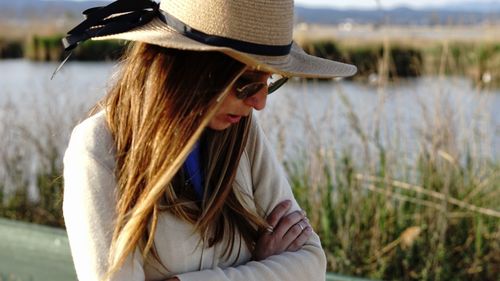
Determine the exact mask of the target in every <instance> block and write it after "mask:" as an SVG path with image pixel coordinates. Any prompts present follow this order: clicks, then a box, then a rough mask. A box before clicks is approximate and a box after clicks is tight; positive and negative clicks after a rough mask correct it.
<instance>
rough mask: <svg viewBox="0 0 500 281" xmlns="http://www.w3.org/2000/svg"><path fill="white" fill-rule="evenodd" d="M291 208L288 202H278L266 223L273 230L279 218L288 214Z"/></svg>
mask: <svg viewBox="0 0 500 281" xmlns="http://www.w3.org/2000/svg"><path fill="white" fill-rule="evenodd" d="M291 206H292V202H291V201H290V200H285V201H283V202H280V203H279V204H278V205H276V207H274V209H273V210H272V212H271V213H270V214H269V215H268V216H267V219H266V220H267V223H269V224H270V225H271V226H272V227H273V228H276V226H277V225H278V223H279V221H280V220H281V218H282V217H283V216H284V215H285V214H286V213H287V212H288V210H289V209H290V207H291Z"/></svg>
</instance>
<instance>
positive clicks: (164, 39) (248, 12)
mask: <svg viewBox="0 0 500 281" xmlns="http://www.w3.org/2000/svg"><path fill="white" fill-rule="evenodd" d="M160 9H162V10H164V11H166V12H167V13H169V14H171V15H173V16H174V17H176V18H178V19H179V20H181V21H182V22H184V23H185V24H186V25H188V26H191V27H193V28H195V29H198V30H200V31H202V32H204V33H207V34H210V35H218V36H222V37H226V38H231V39H237V40H242V41H246V42H251V43H258V44H265V45H287V44H290V42H292V39H293V1H292V0H252V1H249V0H163V1H162V2H161V4H160ZM95 39H97V40H103V39H124V40H131V41H140V42H145V43H150V44H154V45H158V46H162V47H167V48H174V49H181V50H194V51H219V52H223V53H225V54H227V55H229V56H231V57H233V58H234V59H237V60H239V61H241V62H243V63H245V64H247V65H249V66H250V67H253V68H255V69H256V70H262V71H267V72H271V73H277V74H282V75H284V76H288V77H291V76H298V77H308V78H333V77H346V76H352V75H354V74H355V73H356V71H357V69H356V67H355V66H353V65H349V64H344V63H340V62H335V61H332V60H327V59H322V58H318V57H314V56H311V55H308V54H306V53H305V52H304V51H303V50H302V49H301V48H300V47H299V46H298V45H297V44H295V43H293V45H292V50H291V52H290V54H289V55H286V56H261V55H253V54H248V53H244V52H240V51H237V50H234V49H230V48H227V47H217V46H210V45H206V44H203V43H199V42H197V41H195V40H191V39H189V38H187V37H185V36H184V35H182V34H180V33H178V32H177V31H175V30H173V29H172V28H170V27H169V26H167V25H166V24H165V23H164V22H163V21H161V20H160V19H154V20H153V21H151V22H150V23H148V24H146V25H144V26H141V27H138V28H136V29H134V30H131V31H129V32H125V33H119V34H115V35H110V36H103V37H98V38H95Z"/></svg>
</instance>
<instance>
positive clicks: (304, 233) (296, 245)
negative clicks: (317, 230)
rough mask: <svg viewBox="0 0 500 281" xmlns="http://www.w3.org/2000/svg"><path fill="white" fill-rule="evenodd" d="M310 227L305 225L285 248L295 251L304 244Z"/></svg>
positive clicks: (309, 234) (308, 235)
mask: <svg viewBox="0 0 500 281" xmlns="http://www.w3.org/2000/svg"><path fill="white" fill-rule="evenodd" d="M312 232H313V231H312V228H311V226H309V225H308V226H306V227H305V228H304V230H303V231H302V232H301V233H300V235H299V236H298V237H297V238H296V239H295V240H294V241H292V243H290V245H289V246H288V248H287V251H291V252H295V251H298V250H300V249H302V247H303V246H304V245H305V244H306V242H307V240H308V239H309V237H310V236H311V234H312Z"/></svg>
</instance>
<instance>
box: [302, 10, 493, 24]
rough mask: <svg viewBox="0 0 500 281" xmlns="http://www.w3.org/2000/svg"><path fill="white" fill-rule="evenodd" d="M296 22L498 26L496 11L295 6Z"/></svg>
mask: <svg viewBox="0 0 500 281" xmlns="http://www.w3.org/2000/svg"><path fill="white" fill-rule="evenodd" d="M296 15H297V21H298V22H307V23H319V24H339V23H343V22H354V23H363V24H365V23H371V24H399V25H444V24H478V23H482V22H497V23H500V9H498V10H497V11H494V12H487V13H486V12H480V11H475V12H474V11H463V10H459V9H458V7H455V10H452V9H448V10H443V9H425V10H416V9H410V8H404V7H402V8H394V9H389V10H335V9H325V8H304V7H297V8H296Z"/></svg>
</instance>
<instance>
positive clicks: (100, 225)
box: [63, 112, 326, 281]
mask: <svg viewBox="0 0 500 281" xmlns="http://www.w3.org/2000/svg"><path fill="white" fill-rule="evenodd" d="M255 119H256V118H254V121H253V122H252V123H253V125H252V128H251V131H250V134H249V139H248V143H247V146H246V148H245V151H244V154H243V156H242V158H241V161H240V164H239V167H238V173H237V177H236V181H235V185H234V188H236V189H237V190H239V191H240V194H242V198H245V199H244V200H245V202H246V204H248V206H250V208H253V209H254V210H255V209H258V210H261V211H258V212H259V214H260V215H262V216H264V217H265V214H268V213H270V211H271V210H272V209H273V208H274V207H275V206H276V205H277V204H278V203H279V202H281V201H283V200H285V199H291V200H292V201H293V207H292V210H297V209H299V206H298V205H297V202H296V201H295V199H294V197H293V194H292V191H291V189H290V185H289V184H288V182H287V179H286V176H285V173H284V171H283V169H282V168H281V166H280V164H279V162H278V161H277V159H276V158H275V156H274V153H273V152H272V150H271V148H270V145H269V143H268V141H267V140H266V138H265V137H264V134H263V132H262V130H261V129H260V127H259V126H258V124H257V122H256V120H255ZM114 167H115V161H114V152H113V144H112V139H111V135H110V133H109V131H108V129H107V125H106V121H105V114H104V112H100V113H98V114H96V115H94V116H92V117H90V118H88V119H87V120H85V121H84V122H82V123H81V124H79V125H78V126H76V127H75V129H74V131H73V133H72V135H71V140H70V143H69V146H68V149H67V150H66V154H65V156H64V203H63V211H64V219H65V223H66V229H67V232H68V238H69V242H70V246H71V253H72V256H73V261H74V264H75V268H76V272H77V275H78V279H79V280H80V281H84V280H85V281H87V280H100V279H102V276H103V273H104V272H105V271H106V264H107V263H106V260H107V256H108V251H109V245H110V241H111V235H112V231H113V221H114V217H115V211H114V206H115V202H116V198H115V185H116V183H115V177H114V173H113V171H114ZM256 206H258V207H259V208H256ZM199 241H200V236H199V235H198V234H197V233H194V232H193V227H192V225H190V224H189V223H186V222H184V221H181V220H179V219H177V218H176V217H174V216H172V215H171V214H169V213H168V212H164V213H163V214H161V215H160V218H159V221H158V227H157V230H156V234H155V244H156V248H157V251H158V254H159V256H160V258H161V261H162V262H163V264H164V265H165V266H166V268H168V270H169V271H168V272H167V271H165V270H164V269H163V270H162V269H157V268H155V267H153V266H152V265H150V263H144V262H143V259H142V257H141V256H140V255H139V254H138V253H137V252H136V254H135V255H134V256H133V257H129V258H128V260H127V262H126V263H125V265H124V267H123V268H122V269H121V270H120V271H119V272H118V274H117V275H116V276H115V277H114V279H113V280H130V281H136V280H165V279H167V278H169V277H172V276H177V277H178V278H179V279H180V280H182V281H184V280H186V281H187V280H259V281H261V280H307V281H313V280H318V281H319V280H321V281H324V280H325V270H326V259H325V254H324V252H323V250H322V248H321V244H320V240H319V237H318V236H317V235H316V234H315V233H314V234H313V235H312V236H311V238H310V239H309V241H308V242H307V243H306V245H304V247H303V248H302V249H301V250H299V251H297V252H284V253H282V254H279V255H274V256H271V257H269V258H267V259H265V260H262V261H258V262H257V261H252V260H251V253H250V251H249V250H248V248H247V247H246V246H245V243H244V242H243V241H240V242H241V243H235V247H236V248H240V249H239V250H241V252H240V256H239V259H238V260H236V257H237V253H238V250H236V251H233V255H232V256H231V257H230V258H229V259H225V258H223V257H221V246H220V245H215V246H214V247H211V248H208V246H206V245H203V244H200V243H198V242H199ZM237 241H239V240H237ZM235 261H236V262H235Z"/></svg>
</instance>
